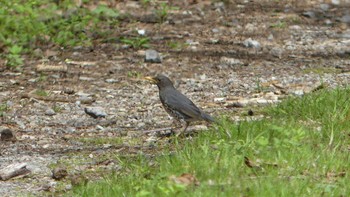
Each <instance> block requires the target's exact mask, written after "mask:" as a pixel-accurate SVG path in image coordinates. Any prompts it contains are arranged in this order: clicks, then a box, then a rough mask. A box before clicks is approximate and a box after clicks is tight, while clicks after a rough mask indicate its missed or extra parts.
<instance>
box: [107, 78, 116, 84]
mask: <svg viewBox="0 0 350 197" xmlns="http://www.w3.org/2000/svg"><path fill="white" fill-rule="evenodd" d="M106 82H107V83H117V82H119V80H117V79H106Z"/></svg>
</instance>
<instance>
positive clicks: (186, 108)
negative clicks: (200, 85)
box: [164, 90, 201, 119]
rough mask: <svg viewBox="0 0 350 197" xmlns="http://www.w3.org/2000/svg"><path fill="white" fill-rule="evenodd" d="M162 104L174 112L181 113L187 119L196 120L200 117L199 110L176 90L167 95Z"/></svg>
mask: <svg viewBox="0 0 350 197" xmlns="http://www.w3.org/2000/svg"><path fill="white" fill-rule="evenodd" d="M164 102H165V103H166V104H167V105H169V106H171V107H172V108H174V109H175V110H176V111H178V112H181V113H183V114H184V115H186V116H188V118H194V119H198V117H201V110H200V109H199V108H198V107H197V106H196V105H195V104H194V103H193V102H192V101H191V100H190V99H188V98H187V97H186V96H185V95H183V94H182V93H181V92H179V91H177V90H176V93H175V94H174V92H173V93H172V94H167V97H166V98H165V99H164Z"/></svg>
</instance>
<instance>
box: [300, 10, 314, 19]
mask: <svg viewBox="0 0 350 197" xmlns="http://www.w3.org/2000/svg"><path fill="white" fill-rule="evenodd" d="M303 16H305V17H308V18H315V17H316V14H315V12H313V11H306V12H303Z"/></svg>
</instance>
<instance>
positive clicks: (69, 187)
mask: <svg viewBox="0 0 350 197" xmlns="http://www.w3.org/2000/svg"><path fill="white" fill-rule="evenodd" d="M65 188H66V190H72V188H73V186H72V184H68V185H66V187H65Z"/></svg>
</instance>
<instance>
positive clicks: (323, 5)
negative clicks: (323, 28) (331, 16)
mask: <svg viewBox="0 0 350 197" xmlns="http://www.w3.org/2000/svg"><path fill="white" fill-rule="evenodd" d="M320 8H321V9H322V10H323V11H327V10H328V9H329V4H327V3H322V4H321V5H320Z"/></svg>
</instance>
